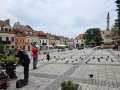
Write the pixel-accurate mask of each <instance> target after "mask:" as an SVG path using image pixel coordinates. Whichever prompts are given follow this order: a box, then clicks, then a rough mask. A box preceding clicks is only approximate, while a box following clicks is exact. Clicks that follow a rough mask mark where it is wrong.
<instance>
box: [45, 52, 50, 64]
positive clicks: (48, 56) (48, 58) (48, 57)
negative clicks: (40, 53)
mask: <svg viewBox="0 0 120 90" xmlns="http://www.w3.org/2000/svg"><path fill="white" fill-rule="evenodd" d="M46 57H47V60H48V62H49V60H50V55H49V53H48V54H47V55H46Z"/></svg>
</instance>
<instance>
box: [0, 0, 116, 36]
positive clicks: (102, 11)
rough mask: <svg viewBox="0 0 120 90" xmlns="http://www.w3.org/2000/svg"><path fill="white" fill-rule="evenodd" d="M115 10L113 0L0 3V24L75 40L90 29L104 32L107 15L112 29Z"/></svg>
mask: <svg viewBox="0 0 120 90" xmlns="http://www.w3.org/2000/svg"><path fill="white" fill-rule="evenodd" d="M115 9H116V4H115V0H0V20H5V19H10V24H11V26H13V25H14V23H15V22H20V24H21V25H30V26H31V27H32V28H33V29H34V30H42V31H44V32H45V33H47V32H48V33H52V34H56V35H61V36H65V37H69V38H75V37H76V36H77V35H78V34H83V33H84V32H85V31H86V30H87V29H89V28H95V27H98V28H100V29H101V30H106V17H107V13H108V12H109V13H110V28H111V26H112V25H113V24H114V20H115V19H116V18H117V12H116V11H115Z"/></svg>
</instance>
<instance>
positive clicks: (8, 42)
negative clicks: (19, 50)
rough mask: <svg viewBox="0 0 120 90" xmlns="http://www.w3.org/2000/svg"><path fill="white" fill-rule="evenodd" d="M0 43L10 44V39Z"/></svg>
mask: <svg viewBox="0 0 120 90" xmlns="http://www.w3.org/2000/svg"><path fill="white" fill-rule="evenodd" d="M0 43H2V44H11V41H0Z"/></svg>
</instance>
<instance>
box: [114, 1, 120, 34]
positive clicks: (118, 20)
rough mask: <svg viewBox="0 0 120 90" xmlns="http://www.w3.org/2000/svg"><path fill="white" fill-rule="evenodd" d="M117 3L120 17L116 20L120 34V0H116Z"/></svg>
mask: <svg viewBox="0 0 120 90" xmlns="http://www.w3.org/2000/svg"><path fill="white" fill-rule="evenodd" d="M115 3H116V4H117V5H116V6H117V9H116V11H117V14H118V18H117V19H116V20H115V24H114V25H115V27H117V28H118V35H119V36H120V0H116V1H115Z"/></svg>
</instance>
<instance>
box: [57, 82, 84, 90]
mask: <svg viewBox="0 0 120 90" xmlns="http://www.w3.org/2000/svg"><path fill="white" fill-rule="evenodd" d="M76 84H78V85H79V86H78V88H77V90H82V85H81V84H80V83H76ZM57 90H61V87H59V88H58V89H57Z"/></svg>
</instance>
